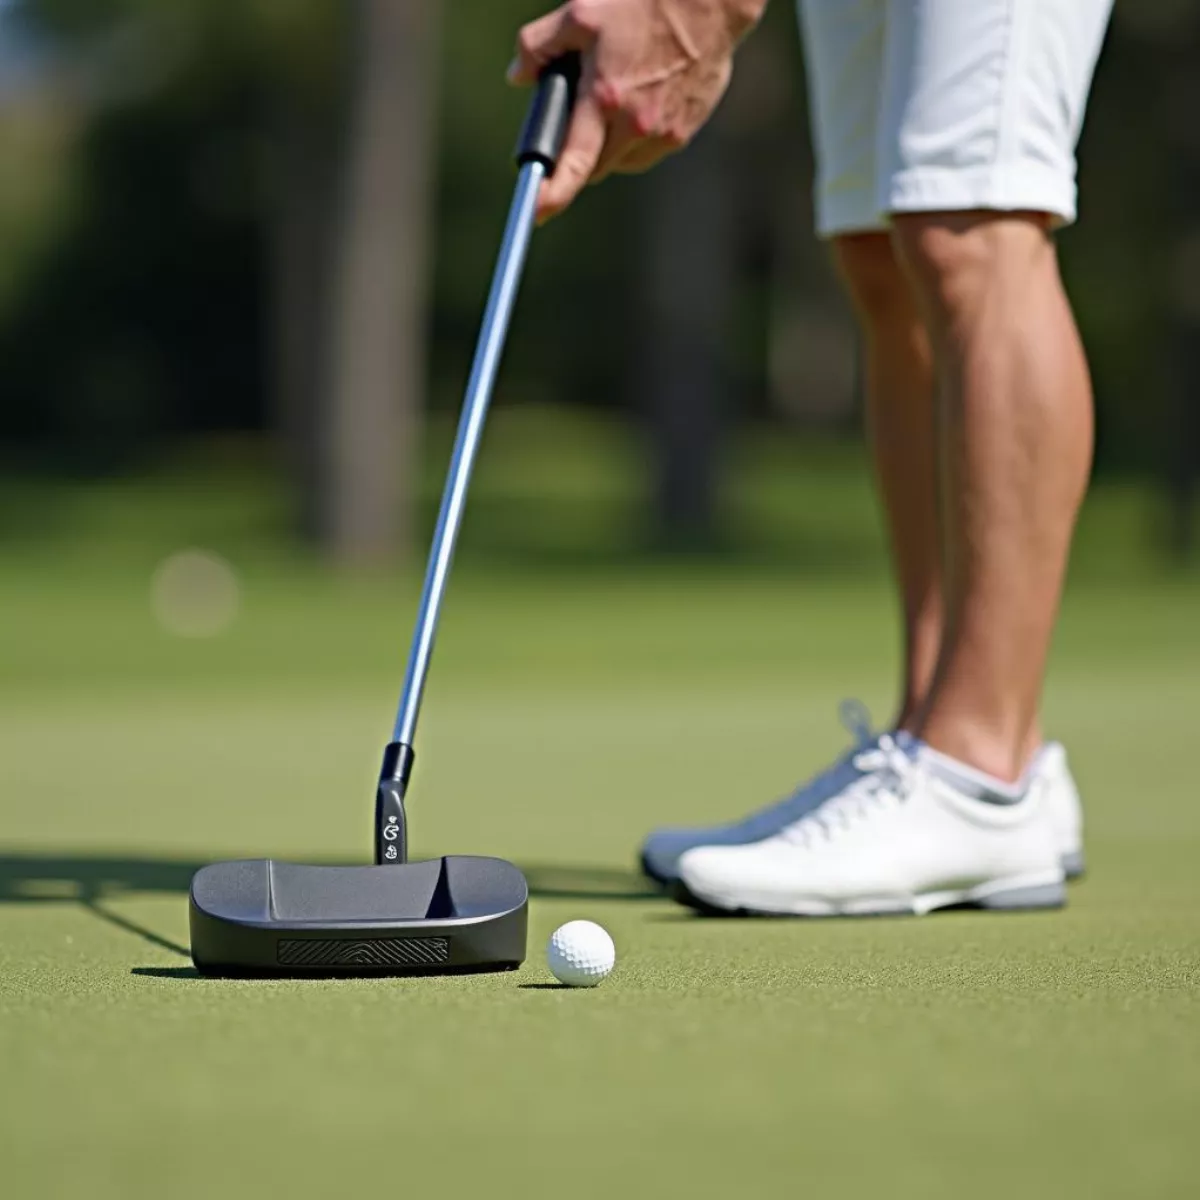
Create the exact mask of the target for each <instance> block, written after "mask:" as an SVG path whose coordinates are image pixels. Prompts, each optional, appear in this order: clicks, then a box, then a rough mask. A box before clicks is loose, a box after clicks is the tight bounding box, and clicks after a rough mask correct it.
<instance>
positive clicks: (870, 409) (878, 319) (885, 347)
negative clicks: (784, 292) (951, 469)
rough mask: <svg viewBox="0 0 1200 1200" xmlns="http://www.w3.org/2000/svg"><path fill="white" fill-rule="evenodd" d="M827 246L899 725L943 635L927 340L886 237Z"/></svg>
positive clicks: (922, 693) (920, 695)
mask: <svg viewBox="0 0 1200 1200" xmlns="http://www.w3.org/2000/svg"><path fill="white" fill-rule="evenodd" d="M833 252H834V260H835V262H836V263H837V266H838V270H839V271H840V273H841V276H842V279H843V281H844V283H845V286H846V290H847V292H848V293H849V296H850V300H851V302H852V303H853V305H854V309H855V312H856V314H857V317H858V321H859V325H860V327H861V329H862V335H863V341H864V359H865V365H866V391H867V420H868V426H869V429H870V434H871V447H872V451H873V453H874V457H875V471H876V476H877V478H878V483H879V489H880V493H881V496H882V499H883V507H884V510H885V514H886V518H887V527H888V536H889V539H890V542H891V549H892V560H893V563H894V567H895V572H896V578H897V582H898V584H899V587H900V598H901V604H902V609H903V618H904V677H903V679H902V681H901V693H900V706H899V713H898V716H897V721H896V724H897V726H903V725H906V724H908V723H910V722H911V721H912V720H913V719H914V717H915V716H916V714H917V713H918V712H919V711H920V710H921V708H922V706H923V704H924V701H925V698H926V695H927V694H928V691H929V686H930V684H931V682H932V680H933V673H934V669H935V667H936V665H937V660H938V653H939V650H940V648H941V641H942V571H941V552H940V536H941V535H940V533H939V528H938V525H939V522H938V515H937V470H936V457H935V435H934V417H933V367H932V360H931V355H930V349H929V338H928V335H927V334H926V331H925V325H924V322H923V320H922V318H921V315H920V312H919V310H918V308H917V304H916V300H915V298H914V295H913V288H912V285H911V283H910V282H909V280H908V278H907V277H906V276H905V274H904V271H903V269H902V268H901V266H900V264H899V262H898V260H897V258H896V255H895V252H894V250H893V248H892V243H891V240H890V239H889V237H888V235H887V234H885V233H857V234H845V235H843V236H841V237H838V238H836V239H835V240H834V243H833Z"/></svg>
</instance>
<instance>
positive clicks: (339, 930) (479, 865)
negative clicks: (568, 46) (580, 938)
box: [189, 55, 579, 975]
mask: <svg viewBox="0 0 1200 1200" xmlns="http://www.w3.org/2000/svg"><path fill="white" fill-rule="evenodd" d="M578 81H579V58H578V56H577V55H568V56H567V57H566V58H564V59H561V60H559V61H558V62H556V63H554V64H553V65H552V66H550V67H549V68H548V69H547V70H546V72H545V73H544V74H543V76H542V81H541V85H540V87H539V88H538V91H537V94H536V96H535V98H534V101H533V104H532V106H531V108H530V113H529V118H528V119H527V121H526V123H525V128H524V130H523V132H522V135H521V141H520V145H519V147H518V151H517V162H518V164H519V166H520V177H519V181H518V184H517V191H516V195H515V197H514V198H513V203H512V209H511V212H510V213H509V218H508V225H507V228H506V229H505V234H504V243H503V247H502V249H501V252H500V257H499V261H498V263H497V266H496V272H495V276H494V279H493V281H492V290H491V295H490V297H489V299H488V306H487V312H486V314H485V316H484V321H483V329H482V331H481V334H480V338H479V345H478V348H477V350H476V354H475V363H474V367H473V369H472V372H471V379H470V382H469V384H468V387H467V395H466V400H465V403H464V405H463V412H462V417H461V419H460V422H459V428H458V438H457V441H456V443H455V447H454V457H453V459H452V461H451V465H450V473H449V476H448V478H447V481H446V488H445V492H444V494H443V496H442V507H441V512H440V515H439V517H438V524H437V530H436V532H435V534H434V540H433V549H432V551H431V552H430V556H429V565H428V568H427V570H426V574H425V585H424V589H423V591H422V594H421V605H420V610H419V613H418V617H417V627H416V632H415V634H414V637H413V645H412V650H411V653H410V656H409V662H408V673H407V676H406V678H405V682H404V690H403V693H402V696H401V700H400V710H399V713H398V714H397V717H396V727H395V733H394V735H393V737H392V742H391V744H390V745H389V746H388V748H387V751H386V752H385V754H384V758H383V770H382V771H381V772H380V779H379V788H378V791H377V793H376V800H375V864H376V865H374V866H362V867H314V866H300V865H298V864H294V863H282V862H274V861H269V860H267V859H254V860H249V861H243V862H227V863H217V864H215V865H213V866H209V867H204V868H202V869H201V870H199V871H197V872H196V875H195V877H194V878H193V879H192V887H191V893H190V897H189V900H190V919H191V935H192V961H193V962H194V963H195V964H196V968H197V970H199V971H200V972H202V973H204V974H209V975H305V974H308V975H314V974H325V975H328V974H370V973H383V974H431V973H440V972H452V971H469V970H487V969H493V970H504V969H509V970H511V969H513V968H516V967H518V966H520V964H521V963H522V962H523V961H524V959H525V940H526V922H527V915H528V906H529V887H528V885H527V884H526V882H525V877H524V876H523V875H522V874H521V872H520V871H519V870H517V868H516V867H514V866H513V865H512V864H511V863H508V862H504V861H503V860H502V859H498V858H472V857H466V856H454V857H449V858H439V859H431V860H429V861H427V862H413V863H410V862H408V861H407V823H406V817H405V809H404V800H405V794H406V792H407V790H408V781H409V778H410V776H411V774H412V766H413V751H412V745H413V739H414V735H415V733H416V725H417V714H418V712H419V709H420V705H421V694H422V692H423V690H424V686H425V679H426V676H427V674H428V671H429V660H430V657H431V655H432V652H433V643H434V638H435V636H436V634H437V624H438V617H439V615H440V613H441V605H442V599H443V596H444V594H445V589H446V583H447V580H448V578H449V574H450V564H451V561H452V559H453V557H454V546H455V542H456V541H457V538H458V531H459V528H460V526H461V523H462V515H463V508H464V505H465V501H466V493H467V486H468V484H469V482H470V478H471V471H472V468H473V466H474V463H475V456H476V453H477V451H478V449H479V442H480V438H481V436H482V433H483V425H484V419H485V417H486V415H487V408H488V404H489V402H490V400H491V394H492V389H493V386H494V384H495V380H496V373H497V370H498V368H499V365H500V357H501V354H502V351H503V349H504V340H505V336H506V334H507V332H508V325H509V321H510V319H511V317H512V310H513V304H514V301H515V299H516V293H517V287H518V284H519V282H520V278H521V272H522V269H523V267H524V264H525V257H526V254H527V252H528V249H529V241H530V237H531V235H532V231H533V225H534V218H535V215H536V206H537V197H538V191H539V189H540V186H541V182H542V180H543V179H544V178H545V177H546V176H547V175H548V174H550V173H552V172H553V170H554V165H555V162H556V160H557V158H558V154H559V151H560V150H561V148H562V143H563V138H564V136H565V133H566V130H567V126H568V123H569V120H570V115H571V109H572V105H573V103H574V98H575V91H576V87H577V85H578Z"/></svg>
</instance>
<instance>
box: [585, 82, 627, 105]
mask: <svg viewBox="0 0 1200 1200" xmlns="http://www.w3.org/2000/svg"><path fill="white" fill-rule="evenodd" d="M592 92H593V94H594V95H595V97H596V103H597V104H599V105H600V107H601V108H602V109H604V110H605V111H606V112H615V111H616V110H617V109H619V108H620V107H621V89H620V88H619V87H618V86H617V84H615V83H614V82H613V81H612V80H611V79H597V80H596V82H595V83H594V84H593V85H592Z"/></svg>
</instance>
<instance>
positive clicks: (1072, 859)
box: [638, 850, 1087, 889]
mask: <svg viewBox="0 0 1200 1200" xmlns="http://www.w3.org/2000/svg"><path fill="white" fill-rule="evenodd" d="M638 865H639V866H640V867H641V870H642V874H643V875H645V877H646V878H647V879H649V880H650V882H651V883H656V884H658V886H659V887H661V888H666V889H671V888H674V887H677V886H678V885H679V884H680V883H681V880H680V878H679V876H678V875H663V874H661V873H660V872H658V871H656V870H655V869H654V868H653V867H652V866H651V865H650V860H649V859H648V858H647V857H646V855H644V854H643V855H641V856H640V858H639V860H638ZM1062 866H1063V875H1064V876H1065V877H1066V880H1067V882H1068V883H1078V882H1079V880H1081V879H1082V878H1083V877H1084V875H1086V874H1087V865H1086V863H1085V861H1084V857H1083V851H1082V850H1075V851H1072V852H1071V853H1069V854H1064V855H1063V858H1062Z"/></svg>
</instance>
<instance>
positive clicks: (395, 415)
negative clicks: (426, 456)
mask: <svg viewBox="0 0 1200 1200" xmlns="http://www.w3.org/2000/svg"><path fill="white" fill-rule="evenodd" d="M437 9H438V5H437V4H436V3H434V0H356V3H355V10H354V16H355V20H356V23H357V25H356V30H355V38H356V42H355V63H354V72H353V77H352V97H351V104H350V116H349V128H348V132H347V142H346V158H345V167H344V173H343V180H342V192H341V196H340V213H339V219H338V226H337V231H336V234H335V241H334V254H333V272H332V279H333V290H332V301H333V311H332V313H331V314H330V355H329V366H328V377H327V378H328V384H327V388H326V393H325V395H324V397H323V405H322V407H323V409H324V413H323V416H324V420H323V422H322V428H323V437H322V463H321V472H320V487H319V497H320V499H319V504H320V514H321V523H320V525H321V535H322V540H323V542H324V545H325V547H326V549H327V551H328V552H329V554H330V556H331V557H332V558H333V559H334V560H335V561H338V562H342V563H346V564H358V565H368V564H373V563H380V562H383V561H385V560H388V559H391V558H394V557H397V556H399V557H404V556H406V555H407V553H408V551H409V549H410V548H411V540H412V533H413V530H412V524H413V521H412V508H413V501H414V495H415V490H416V489H415V482H416V481H415V471H416V466H417V453H416V449H417V447H416V442H417V433H418V431H417V426H418V422H419V416H420V412H421V408H422V397H423V393H424V388H425V368H426V350H425V341H426V319H427V289H426V268H427V263H428V247H429V244H430V241H431V236H430V228H429V224H430V219H431V211H430V210H431V204H430V193H431V189H432V181H433V161H432V160H433V153H432V149H433V144H432V143H433V139H432V126H433V120H434V86H433V84H434V77H433V76H434V63H435V60H436V40H437V27H436V19H437Z"/></svg>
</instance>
